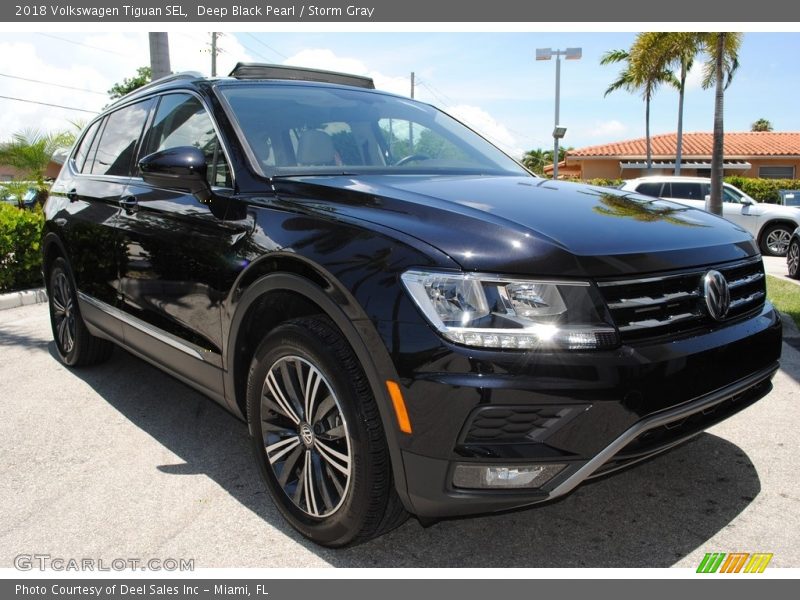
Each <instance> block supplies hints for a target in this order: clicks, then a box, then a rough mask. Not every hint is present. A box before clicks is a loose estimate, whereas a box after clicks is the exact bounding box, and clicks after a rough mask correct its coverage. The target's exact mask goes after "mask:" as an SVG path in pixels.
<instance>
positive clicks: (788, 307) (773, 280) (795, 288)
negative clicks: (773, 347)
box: [767, 275, 800, 327]
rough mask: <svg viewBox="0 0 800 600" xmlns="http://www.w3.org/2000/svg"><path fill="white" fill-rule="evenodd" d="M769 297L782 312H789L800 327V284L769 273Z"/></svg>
mask: <svg viewBox="0 0 800 600" xmlns="http://www.w3.org/2000/svg"><path fill="white" fill-rule="evenodd" d="M767 298H769V300H770V302H772V303H773V304H774V305H775V308H777V309H778V310H779V311H781V312H785V313H786V314H788V315H789V316H790V317H792V319H794V322H795V323H796V324H797V326H798V327H800V286H799V285H796V284H794V283H790V282H788V281H784V280H783V279H778V278H777V277H773V276H772V275H767Z"/></svg>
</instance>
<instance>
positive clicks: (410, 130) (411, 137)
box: [408, 71, 414, 154]
mask: <svg viewBox="0 0 800 600" xmlns="http://www.w3.org/2000/svg"><path fill="white" fill-rule="evenodd" d="M411 98H412V99H413V98H414V71H411ZM408 153H409V154H414V124H413V123H412V122H411V121H409V122H408Z"/></svg>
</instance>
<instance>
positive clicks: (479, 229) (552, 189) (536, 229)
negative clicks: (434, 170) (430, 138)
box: [275, 175, 758, 277]
mask: <svg viewBox="0 0 800 600" xmlns="http://www.w3.org/2000/svg"><path fill="white" fill-rule="evenodd" d="M275 190H276V192H277V193H278V195H279V196H280V197H281V198H282V199H285V200H287V199H288V200H296V201H301V202H303V203H304V204H309V203H310V204H312V205H314V206H316V207H317V208H318V209H320V210H323V211H325V212H327V213H331V212H333V213H337V214H339V215H341V216H349V217H351V218H356V219H360V220H364V221H369V222H373V223H376V224H380V225H382V226H385V227H389V228H392V229H395V230H397V231H400V232H403V233H405V234H408V235H411V236H414V237H415V238H417V239H419V240H421V241H423V242H425V243H427V244H429V245H431V246H434V247H436V248H438V249H439V250H441V251H442V252H445V253H446V254H448V255H449V256H450V257H451V258H452V259H453V260H454V261H455V262H457V263H458V264H459V265H460V266H461V267H462V268H464V269H466V270H474V271H487V272H503V273H520V274H521V273H524V274H537V275H561V276H586V275H589V276H595V277H602V276H614V275H621V274H632V273H644V272H657V271H664V270H670V269H679V268H685V267H693V266H700V265H708V264H713V263H719V262H725V261H731V260H737V259H742V258H745V257H748V256H752V255H755V254H757V252H758V250H757V248H756V246H755V244H754V242H753V241H752V238H751V237H750V235H749V234H748V233H746V232H745V231H744V230H742V229H741V228H739V227H737V226H735V225H733V224H731V223H729V222H728V221H725V220H724V219H721V218H719V217H716V216H714V215H711V214H708V213H706V212H704V211H700V210H697V209H693V208H689V207H686V206H684V205H681V204H677V203H674V202H669V201H664V200H655V199H653V198H650V197H647V196H641V195H638V194H635V193H632V192H624V191H620V190H615V189H607V188H600V187H595V186H587V185H581V184H573V183H566V182H554V181H551V180H547V179H539V178H533V177H524V176H520V177H517V176H477V175H476V176H443V175H438V176H430V175H358V176H355V175H341V176H308V177H293V178H286V179H276V180H275Z"/></svg>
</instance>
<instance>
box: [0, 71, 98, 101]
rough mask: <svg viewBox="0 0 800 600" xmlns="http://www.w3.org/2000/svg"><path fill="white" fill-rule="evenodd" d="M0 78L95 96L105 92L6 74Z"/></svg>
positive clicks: (0, 75) (2, 74)
mask: <svg viewBox="0 0 800 600" xmlns="http://www.w3.org/2000/svg"><path fill="white" fill-rule="evenodd" d="M0 77H8V78H10V79H19V80H20V81H30V82H31V83H41V84H42V85H52V86H54V87H60V88H64V89H65V90H75V91H76V92H87V93H89V94H97V95H99V96H105V95H106V93H105V92H97V91H95V90H87V89H86V88H79V87H72V86H71V85H62V84H60V83H53V82H51V81H39V80H38V79H28V78H27V77H20V76H18V75H8V74H7V73H0Z"/></svg>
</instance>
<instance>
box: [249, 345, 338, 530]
mask: <svg viewBox="0 0 800 600" xmlns="http://www.w3.org/2000/svg"><path fill="white" fill-rule="evenodd" d="M261 421H262V431H263V435H264V440H263V442H264V448H265V450H266V454H267V459H268V461H269V465H270V468H271V469H272V471H273V473H274V475H275V478H276V480H277V481H278V484H279V485H280V487H281V489H283V491H284V493H285V494H286V495H287V497H288V498H289V499H290V500H291V501H292V503H293V504H294V505H295V506H296V507H297V508H298V509H300V510H301V511H303V512H304V513H305V514H307V515H309V516H311V517H315V518H323V517H328V516H330V515H332V514H333V513H335V512H336V511H337V510H338V509H339V507H340V506H341V505H342V503H343V502H344V500H345V498H346V497H347V492H348V490H349V488H350V483H351V474H352V451H351V447H350V436H349V432H348V430H347V423H346V422H345V419H344V415H343V413H342V410H341V406H340V405H339V401H338V399H337V397H336V394H335V393H334V391H333V389H332V388H331V385H330V384H329V383H328V380H327V379H326V378H325V376H324V375H323V374H322V373H321V372H320V370H319V369H318V368H317V367H316V366H314V365H313V364H311V363H310V362H308V361H307V360H305V359H303V358H300V357H298V356H286V357H283V358H281V359H279V360H277V361H276V362H275V363H274V364H273V365H272V366H271V367H270V369H269V371H268V372H267V376H266V378H265V381H264V385H263V387H262V391H261Z"/></svg>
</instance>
